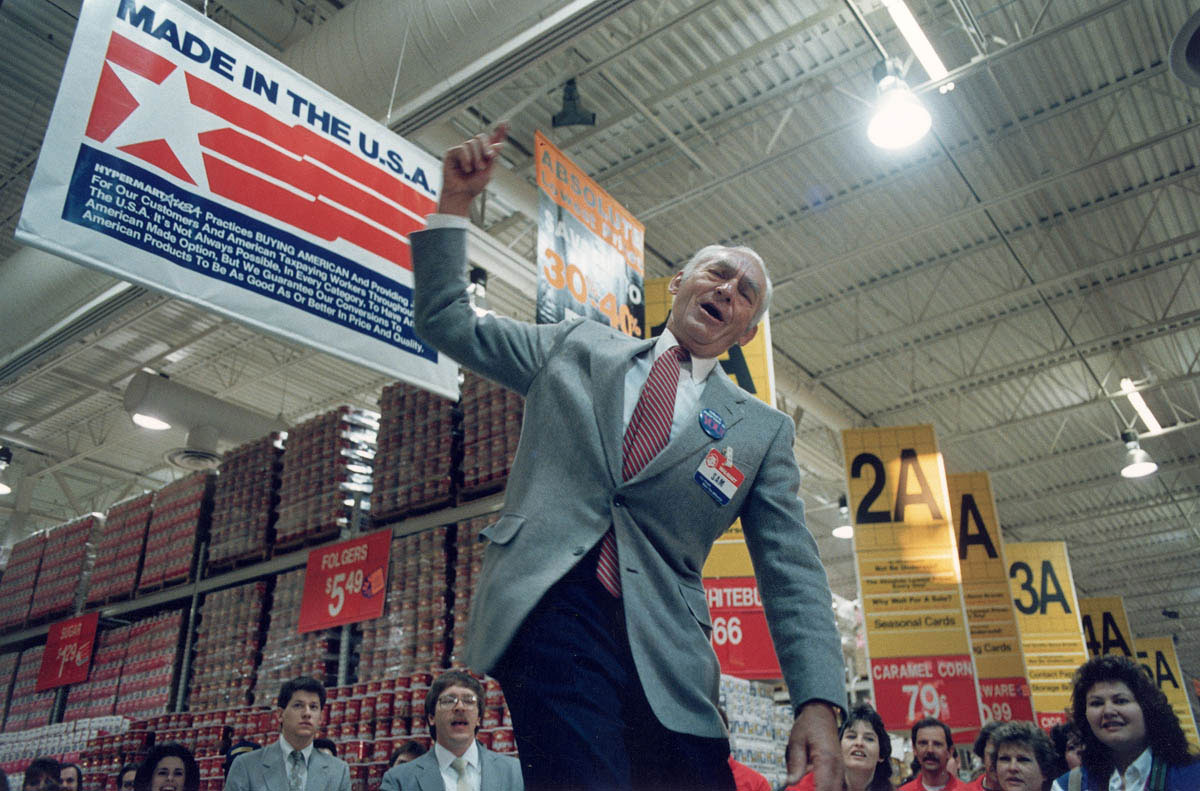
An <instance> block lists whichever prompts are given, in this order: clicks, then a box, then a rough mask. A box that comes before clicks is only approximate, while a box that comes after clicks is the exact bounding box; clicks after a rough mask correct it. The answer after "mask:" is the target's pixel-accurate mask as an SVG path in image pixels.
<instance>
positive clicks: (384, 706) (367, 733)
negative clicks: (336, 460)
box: [323, 678, 428, 789]
mask: <svg viewBox="0 0 1200 791" xmlns="http://www.w3.org/2000/svg"><path fill="white" fill-rule="evenodd" d="M408 683H409V679H408V678H403V679H388V680H381V681H371V682H359V683H357V684H354V685H353V686H345V687H334V688H332V689H330V690H329V703H328V706H327V707H326V715H327V721H326V724H325V727H324V728H323V735H324V736H326V737H328V738H330V739H332V740H333V741H334V742H336V743H337V745H338V757H340V758H343V759H344V760H345V761H346V762H347V763H348V764H350V778H351V787H352V788H355V787H360V788H365V789H374V788H378V787H379V783H380V781H382V780H383V773H384V772H385V771H386V770H387V760H388V758H390V757H391V754H392V750H393V749H394V747H395V745H398V744H401V743H403V741H404V740H405V738H407V733H408V722H407V720H406V719H404V718H401V717H398V716H397V714H396V704H397V702H398V700H399V699H400V698H403V700H404V709H405V710H408V704H409V697H408V696H409V690H408ZM426 688H428V685H426ZM426 746H428V744H426Z"/></svg>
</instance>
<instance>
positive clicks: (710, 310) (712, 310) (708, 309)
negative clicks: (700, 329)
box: [700, 302, 725, 321]
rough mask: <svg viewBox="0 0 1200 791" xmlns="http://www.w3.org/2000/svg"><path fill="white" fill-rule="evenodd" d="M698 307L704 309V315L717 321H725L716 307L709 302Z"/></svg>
mask: <svg viewBox="0 0 1200 791" xmlns="http://www.w3.org/2000/svg"><path fill="white" fill-rule="evenodd" d="M700 307H701V308H703V309H704V312H705V313H707V314H708V315H710V316H712V317H713V318H714V319H716V320H717V321H724V320H725V317H724V316H722V315H721V311H720V310H718V309H717V306H716V305H714V304H712V303H711V302H701V303H700Z"/></svg>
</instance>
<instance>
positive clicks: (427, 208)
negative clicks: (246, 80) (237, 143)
mask: <svg viewBox="0 0 1200 791" xmlns="http://www.w3.org/2000/svg"><path fill="white" fill-rule="evenodd" d="M187 83H188V94H189V96H190V98H191V100H192V104H194V105H196V106H197V107H202V108H203V109H205V110H208V111H209V112H211V113H213V114H214V115H219V116H220V117H221V118H224V119H225V120H226V121H229V122H230V123H232V124H234V125H236V126H240V127H241V128H243V129H246V130H248V131H250V132H253V133H254V134H257V135H259V136H261V137H264V138H266V139H267V140H270V141H271V142H272V143H275V144H276V145H277V146H279V147H281V148H286V149H287V150H288V151H291V152H292V153H293V154H295V155H296V156H309V157H312V158H313V159H316V160H318V161H320V162H323V163H324V164H326V165H328V166H329V167H330V168H332V169H334V170H336V171H338V172H339V173H342V174H343V175H345V176H346V177H347V178H349V179H351V180H353V181H357V182H358V183H360V184H364V185H366V186H368V187H370V188H371V189H373V190H375V191H376V192H378V193H379V194H380V195H383V196H384V197H385V198H388V199H389V200H393V201H395V202H396V203H399V204H400V205H401V206H405V207H407V208H408V209H410V210H411V211H412V212H413V213H414V214H416V215H417V216H419V217H424V216H425V215H426V214H429V213H430V212H432V211H434V209H435V208H436V207H437V204H436V203H435V202H434V200H433V199H432V198H430V197H428V196H427V195H425V194H424V193H422V192H419V191H417V190H416V189H414V188H412V187H410V186H409V185H408V184H405V183H404V182H403V181H401V180H400V179H398V178H396V177H394V176H392V175H390V174H389V173H388V172H386V171H384V170H381V169H380V168H377V167H375V166H374V165H370V164H368V163H366V162H364V161H363V160H361V159H359V158H358V157H356V156H354V155H353V154H351V153H350V152H348V151H346V150H344V149H342V148H339V147H338V146H337V144H335V143H331V142H329V141H328V140H326V139H324V138H323V137H321V136H319V135H317V134H316V133H315V132H313V131H311V130H309V129H307V128H305V127H303V126H288V125H287V124H284V123H282V122H280V121H278V120H276V119H275V118H273V117H271V116H270V115H268V114H267V113H265V112H263V111H262V110H259V109H258V108H257V107H255V106H253V105H251V104H247V103H246V102H243V101H241V100H240V99H236V98H234V97H233V96H232V95H230V94H228V93H226V92H225V91H223V90H221V89H220V88H218V87H216V86H215V85H212V84H210V83H207V82H205V81H204V80H201V79H200V78H198V77H195V76H193V75H191V74H189V75H187Z"/></svg>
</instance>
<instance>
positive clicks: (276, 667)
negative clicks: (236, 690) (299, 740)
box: [254, 569, 340, 706]
mask: <svg viewBox="0 0 1200 791" xmlns="http://www.w3.org/2000/svg"><path fill="white" fill-rule="evenodd" d="M303 597H304V569H297V570H295V571H289V572H287V573H286V574H280V575H279V576H277V577H276V578H275V592H274V595H273V597H272V599H273V601H272V603H271V613H270V619H269V624H270V625H269V626H268V627H267V638H266V641H265V642H264V643H263V648H262V663H261V664H260V665H259V668H258V680H257V682H256V684H255V688H254V702H255V703H257V704H258V705H263V706H267V705H271V704H272V703H273V702H274V701H275V696H276V695H277V694H278V693H279V688H280V687H281V686H282V685H283V682H285V681H287V680H289V679H293V678H295V677H296V676H312V677H313V678H315V679H317V680H318V681H320V682H321V683H323V684H325V685H326V686H330V685H332V684H334V683H335V682H336V678H337V675H336V674H337V661H338V645H339V639H340V631H339V630H336V629H323V630H319V631H316V632H308V633H306V634H298V633H297V631H296V630H297V628H298V626H299V624H300V601H301V599H303Z"/></svg>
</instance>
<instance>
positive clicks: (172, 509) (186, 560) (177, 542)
mask: <svg viewBox="0 0 1200 791" xmlns="http://www.w3.org/2000/svg"><path fill="white" fill-rule="evenodd" d="M212 481H213V475H212V473H211V472H196V473H192V474H191V475H189V476H187V477H186V478H180V479H179V480H178V481H175V482H174V483H169V484H167V485H166V486H164V487H163V488H161V489H159V490H158V491H157V492H155V494H154V513H153V515H152V516H151V517H150V529H149V532H148V534H147V536H146V556H145V559H144V560H143V561H142V577H141V580H140V581H139V582H138V590H139V591H146V590H155V589H157V588H160V587H163V586H166V585H172V584H175V583H179V582H186V581H187V579H188V577H189V576H190V575H191V571H192V560H193V558H194V557H195V554H196V544H197V542H198V541H202V540H203V539H204V538H206V537H207V535H208V517H209V512H210V510H211V506H212V500H211V495H212Z"/></svg>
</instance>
